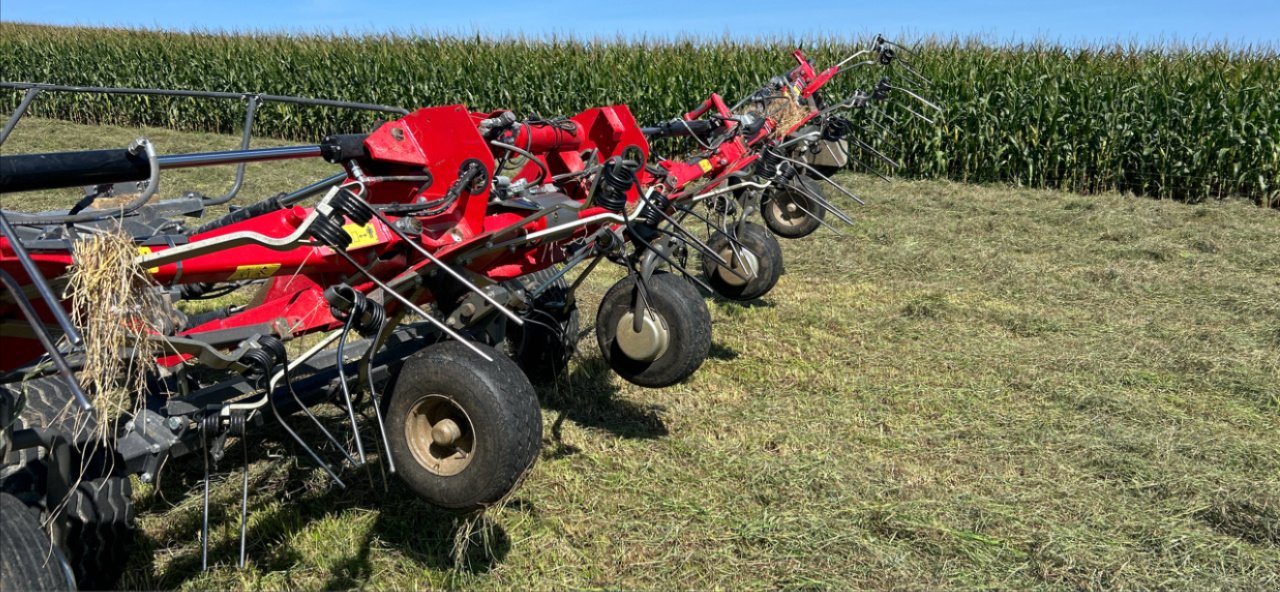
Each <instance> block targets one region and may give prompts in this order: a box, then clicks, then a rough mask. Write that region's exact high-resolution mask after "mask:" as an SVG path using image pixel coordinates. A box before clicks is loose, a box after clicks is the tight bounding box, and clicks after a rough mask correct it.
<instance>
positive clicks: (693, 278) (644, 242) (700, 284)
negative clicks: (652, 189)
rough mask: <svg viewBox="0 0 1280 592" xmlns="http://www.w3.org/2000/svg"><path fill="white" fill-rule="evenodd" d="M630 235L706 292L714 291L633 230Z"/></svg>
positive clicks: (675, 237)
mask: <svg viewBox="0 0 1280 592" xmlns="http://www.w3.org/2000/svg"><path fill="white" fill-rule="evenodd" d="M628 226H630V225H629V224H628ZM667 234H668V235H671V233H669V232H668V233H667ZM671 236H672V238H674V239H676V240H680V238H679V237H677V236H675V235H671ZM631 237H632V238H634V239H635V240H638V241H640V244H642V245H644V246H645V247H647V248H648V249H649V251H651V252H652V253H653V254H654V255H657V256H658V257H659V258H660V259H662V260H663V261H665V262H666V263H667V265H670V266H671V267H672V268H674V269H675V270H676V271H679V272H680V273H682V274H684V276H685V277H687V278H689V279H691V280H693V282H694V283H696V284H698V286H700V287H702V288H704V289H706V291H708V292H715V290H713V289H711V286H709V285H707V283H706V282H704V281H702V278H699V277H698V276H696V275H694V274H692V273H690V272H689V270H687V269H685V268H684V266H682V265H680V264H679V263H676V262H675V260H673V259H672V258H670V257H668V256H667V255H666V254H665V253H663V252H662V251H660V250H658V249H655V248H653V245H651V244H649V241H646V240H644V239H642V238H640V237H639V236H636V234H635V233H634V232H632V233H631ZM681 242H683V241H681ZM685 244H688V243H685ZM646 302H647V300H646ZM645 306H646V307H647V306H648V305H647V304H646V305H645Z"/></svg>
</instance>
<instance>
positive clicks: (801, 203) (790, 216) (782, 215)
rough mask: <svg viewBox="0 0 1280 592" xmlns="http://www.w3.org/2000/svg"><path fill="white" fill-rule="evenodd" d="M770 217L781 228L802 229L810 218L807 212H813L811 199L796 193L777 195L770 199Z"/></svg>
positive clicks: (788, 192) (789, 192)
mask: <svg viewBox="0 0 1280 592" xmlns="http://www.w3.org/2000/svg"><path fill="white" fill-rule="evenodd" d="M767 210H768V213H769V217H770V218H771V219H772V221H773V223H774V224H775V225H777V226H778V227H780V228H783V229H789V230H795V229H799V228H802V227H803V226H804V225H805V223H806V222H807V220H806V218H809V214H808V213H806V212H805V210H809V211H810V212H811V211H813V208H812V207H810V203H809V198H808V197H807V196H805V195H802V194H800V193H798V192H795V191H785V192H781V193H775V194H773V195H772V196H771V197H770V198H769V207H768V208H767Z"/></svg>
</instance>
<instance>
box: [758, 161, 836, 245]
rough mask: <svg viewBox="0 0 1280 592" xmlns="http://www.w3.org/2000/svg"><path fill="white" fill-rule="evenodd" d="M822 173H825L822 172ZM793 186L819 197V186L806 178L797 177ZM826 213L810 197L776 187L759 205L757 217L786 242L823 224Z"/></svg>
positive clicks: (820, 191)
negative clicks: (801, 185)
mask: <svg viewBox="0 0 1280 592" xmlns="http://www.w3.org/2000/svg"><path fill="white" fill-rule="evenodd" d="M824 174H825V173H824ZM791 183H792V184H797V183H800V184H803V185H804V187H805V189H807V190H808V191H811V192H814V193H817V194H818V195H822V187H821V186H820V185H818V183H817V182H816V181H814V180H813V179H810V178H808V177H803V176H801V177H797V178H795V179H794V180H792V181H791ZM826 216H827V210H826V209H825V208H823V207H822V206H819V205H818V204H816V203H814V201H813V198H811V197H809V196H807V195H805V194H804V193H801V192H800V191H797V190H796V189H794V188H792V187H778V188H775V189H773V190H771V191H769V192H768V193H766V194H765V199H764V203H762V204H760V217H761V218H763V219H764V225H765V226H766V227H768V228H769V231H770V232H772V233H774V234H776V235H778V236H780V237H782V238H789V239H796V238H804V237H806V236H809V235H810V234H813V231H815V230H817V229H818V227H819V226H821V225H822V222H821V220H822V219H824V218H826Z"/></svg>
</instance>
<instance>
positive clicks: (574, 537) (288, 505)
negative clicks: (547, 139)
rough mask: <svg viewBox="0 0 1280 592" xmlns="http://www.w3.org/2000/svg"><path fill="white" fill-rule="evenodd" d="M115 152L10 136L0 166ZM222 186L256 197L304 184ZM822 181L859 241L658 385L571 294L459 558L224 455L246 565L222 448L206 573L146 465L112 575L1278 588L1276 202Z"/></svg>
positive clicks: (724, 312) (795, 280)
mask: <svg viewBox="0 0 1280 592" xmlns="http://www.w3.org/2000/svg"><path fill="white" fill-rule="evenodd" d="M136 133H137V132H135V131H133V130H125V129H122V128H110V127H101V128H99V127H85V126H79V125H74V124H67V123H54V122H44V121H27V122H24V123H23V125H22V126H20V127H19V128H18V131H17V132H15V134H14V136H13V138H12V139H11V140H10V143H9V144H6V146H5V150H6V152H9V151H13V152H25V151H34V150H43V149H54V148H72V147H76V148H82V147H83V148H88V147H95V146H88V145H86V143H100V144H101V146H119V145H122V144H123V142H125V141H127V140H128V139H129V138H131V137H133V136H134V135H135V134H136ZM148 135H149V136H150V137H152V138H153V139H154V140H156V141H157V142H158V143H159V144H160V145H161V146H162V148H163V149H165V150H178V149H184V148H199V147H207V148H220V147H230V146H232V145H234V144H235V142H236V140H235V139H234V138H229V137H224V136H211V135H201V134H178V133H175V132H167V131H160V130H155V131H151V132H148ZM268 170H275V171H284V172H283V173H282V174H280V175H278V176H275V177H273V178H267V179H264V178H263V176H262V173H265V172H267V171H268ZM224 172H225V173H226V176H225V177H219V179H220V180H219V182H214V179H213V178H211V177H209V176H208V175H209V174H210V173H211V171H200V172H198V173H190V174H191V175H194V176H190V177H188V178H186V179H185V180H186V181H189V182H190V183H193V184H195V185H197V186H204V187H206V188H207V190H208V191H210V192H213V191H217V190H219V189H221V188H222V186H223V185H225V184H226V183H229V170H227V171H220V172H219V173H224ZM253 172H257V173H258V176H257V178H256V179H253V180H251V185H249V188H248V189H247V190H246V191H247V193H246V197H253V198H257V197H262V196H266V195H269V194H271V193H274V192H276V191H280V190H284V189H288V188H289V186H290V185H299V184H301V183H305V182H306V181H308V180H311V179H313V178H318V177H320V176H323V175H324V174H325V173H326V170H325V169H324V167H322V166H319V165H313V164H307V165H303V166H298V165H278V164H277V165H271V166H270V168H268V165H263V166H262V167H261V169H260V170H256V171H253ZM251 174H252V172H251ZM841 180H842V181H843V182H844V183H845V184H846V185H847V186H849V187H851V188H852V189H853V190H855V191H857V192H859V193H860V194H862V195H863V196H864V197H865V198H866V199H867V202H868V205H867V206H866V207H861V208H858V209H857V210H856V211H855V212H854V213H855V214H856V215H857V218H858V219H859V221H858V224H857V225H856V226H853V227H848V228H845V229H843V230H842V231H843V232H844V236H835V235H834V234H832V233H831V232H830V231H827V230H825V229H824V230H821V231H819V233H818V234H817V235H815V236H813V237H810V238H808V239H804V240H801V241H799V242H786V243H784V245H783V246H784V249H785V252H786V256H787V274H786V275H784V276H783V278H782V281H781V282H780V284H779V285H778V287H777V288H776V289H775V290H774V292H772V293H771V294H769V295H768V296H767V297H766V298H764V299H763V300H761V301H758V302H754V303H751V304H750V305H748V306H740V305H737V304H732V303H727V302H720V301H716V300H714V299H710V300H709V304H710V306H711V310H712V316H713V319H714V335H715V341H714V345H713V351H712V357H711V359H709V360H708V361H707V363H706V364H705V365H704V366H703V368H702V369H701V370H700V371H699V373H698V374H697V375H696V376H695V377H694V378H693V379H692V380H690V381H689V382H687V383H685V384H681V385H678V386H676V387H673V388H669V389H665V390H658V391H652V390H645V389H640V388H637V387H633V386H631V385H629V384H627V383H625V382H623V381H621V380H618V379H616V378H614V377H613V376H612V375H611V374H610V373H609V371H608V369H607V367H606V366H605V365H604V364H603V363H602V362H601V360H600V357H599V354H598V352H597V351H596V349H595V341H594V338H593V337H592V336H591V334H590V333H589V331H590V329H591V323H590V322H589V321H590V320H591V319H592V318H593V317H594V307H595V304H596V302H597V300H598V298H599V297H600V296H601V295H602V294H603V292H604V290H605V289H606V288H607V286H608V284H609V283H610V282H611V281H613V279H615V278H616V277H617V275H616V274H615V273H614V272H613V270H609V269H606V270H605V272H604V273H601V274H600V275H598V276H597V277H596V278H595V279H593V280H592V281H590V282H589V283H588V284H587V286H586V289H585V290H584V291H583V293H581V294H580V295H579V301H580V306H581V307H582V309H583V310H584V312H585V313H586V314H585V317H586V318H585V319H584V320H586V321H588V322H587V323H586V324H585V326H584V329H586V330H587V331H588V332H587V333H584V338H583V339H582V341H581V344H580V350H581V351H580V353H579V355H578V357H577V358H576V360H575V362H574V364H573V366H572V375H571V376H570V377H569V379H568V380H565V381H563V382H561V383H560V384H558V385H556V386H554V387H550V388H546V389H543V390H541V392H540V395H541V398H542V402H543V413H544V418H545V423H546V429H545V448H544V451H543V453H542V457H541V459H540V461H539V463H538V465H537V466H536V468H535V469H534V471H533V472H532V474H531V476H530V478H529V479H528V480H527V481H526V482H525V483H524V485H523V486H522V487H521V489H520V490H519V491H518V492H517V494H516V495H515V496H514V499H512V500H511V501H510V503H509V504H507V505H506V507H504V508H502V509H499V510H497V511H493V512H490V513H489V514H488V515H487V517H486V528H484V529H482V530H484V532H485V533H486V534H487V536H486V537H478V536H477V537H473V540H474V541H475V544H472V545H469V546H468V547H467V548H466V550H465V552H463V553H457V552H456V551H457V549H458V547H456V546H455V539H456V538H459V525H457V524H455V523H454V522H453V521H452V520H450V519H449V518H448V517H446V516H444V515H441V514H439V513H437V512H435V511H433V510H431V509H430V508H428V507H425V506H424V505H423V504H421V503H419V502H417V501H416V500H415V499H414V498H413V497H412V496H411V495H410V494H409V493H408V492H407V490H406V488H404V487H402V486H400V485H399V484H398V483H396V482H395V481H394V480H393V481H391V483H390V485H389V486H387V487H385V488H384V486H383V485H382V484H381V483H382V482H381V480H380V477H379V476H378V475H376V474H375V475H372V476H371V477H370V478H362V477H360V476H354V475H353V476H352V477H351V478H350V479H349V480H348V482H349V483H352V484H353V485H352V487H351V488H350V489H347V490H334V489H332V488H331V487H330V486H329V485H328V483H327V481H326V479H325V478H324V477H323V475H322V474H321V473H320V472H319V471H318V470H314V469H312V468H311V467H310V466H309V465H307V464H305V463H303V462H302V461H300V460H299V459H298V457H297V456H295V455H294V454H292V453H291V452H290V450H289V446H288V445H287V444H286V443H282V442H279V441H262V440H257V439H255V440H254V441H252V442H251V443H250V444H251V445H250V446H249V449H250V455H251V459H252V468H251V479H252V483H253V487H252V497H251V513H250V526H249V539H248V545H249V555H250V558H251V559H250V565H249V566H248V567H247V568H246V569H244V570H239V569H236V568H235V567H234V562H235V556H236V553H237V548H236V547H237V541H238V533H237V532H236V530H237V525H238V517H239V514H238V512H239V510H238V502H239V489H238V488H239V483H240V473H239V472H238V470H239V468H238V466H239V458H240V455H241V450H240V449H239V448H238V447H232V449H231V450H230V451H229V454H228V461H224V462H223V464H222V466H221V467H220V468H221V473H222V477H221V478H220V482H219V483H218V484H217V486H216V488H215V491H214V502H215V506H214V507H215V508H216V509H217V510H218V513H217V515H216V516H215V520H214V526H213V531H214V539H213V542H214V545H213V548H212V560H213V561H214V562H216V563H217V564H218V567H216V568H214V569H212V570H210V571H209V572H206V573H201V571H200V558H199V544H198V533H199V519H200V503H199V502H200V499H199V495H198V492H199V488H200V481H199V476H198V475H199V472H198V470H196V467H195V466H194V463H192V466H191V467H190V468H189V469H184V468H182V467H177V466H174V467H169V469H168V471H167V473H166V474H165V475H164V476H163V481H162V482H161V484H160V487H159V488H150V487H140V488H139V490H138V493H137V500H136V501H137V503H138V504H139V508H140V511H141V513H140V526H141V529H142V533H143V539H142V541H141V544H140V546H139V547H138V549H137V551H136V552H135V553H134V554H133V560H132V563H131V566H130V570H129V573H128V574H127V575H126V581H125V582H124V584H125V585H126V586H128V587H132V588H147V589H154V588H168V587H185V588H195V589H224V588H228V587H234V588H239V587H249V588H259V587H262V588H290V589H294V588H303V589H319V588H326V589H332V588H352V587H368V588H396V589H406V588H423V587H435V588H445V587H448V588H455V587H464V586H465V587H477V588H512V587H513V588H521V589H523V588H532V589H551V588H593V587H609V588H662V589H672V588H680V589H685V588H689V589H704V588H712V587H724V588H751V589H762V588H769V589H773V588H839V589H844V588H878V589H937V588H943V587H945V588H1046V589H1073V588H1074V589H1153V588H1183V589H1209V588H1228V589H1255V590H1275V589H1277V588H1280V354H1278V353H1277V352H1278V351H1280V239H1278V237H1280V211H1273V210H1268V209H1265V208H1257V207H1256V206H1252V205H1250V204H1249V203H1248V202H1246V201H1243V200H1226V201H1220V202H1212V203H1204V204H1199V205H1185V204H1180V203H1173V202H1169V201H1158V200H1149V199H1133V198H1129V197H1124V196H1121V195H1116V194H1102V195H1095V196H1089V197H1080V196H1075V195H1070V194H1065V193H1057V192H1049V191H1033V190H1017V189H1007V188H1003V187H984V186H970V185H960V184H954V183H948V182H924V181H915V182H892V183H882V182H873V181H870V180H867V179H864V178H862V177H855V176H845V177H842V178H841ZM185 188H186V187H185V186H183V185H182V184H181V183H177V182H174V183H171V184H170V185H168V186H167V191H166V193H168V192H170V191H176V190H178V189H185ZM11 199H14V198H13V197H12V196H9V197H6V198H5V202H6V203H5V207H19V206H22V205H29V204H31V203H38V204H48V203H50V202H49V201H47V200H44V201H40V202H24V203H16V202H10V200H11ZM68 200H69V198H68Z"/></svg>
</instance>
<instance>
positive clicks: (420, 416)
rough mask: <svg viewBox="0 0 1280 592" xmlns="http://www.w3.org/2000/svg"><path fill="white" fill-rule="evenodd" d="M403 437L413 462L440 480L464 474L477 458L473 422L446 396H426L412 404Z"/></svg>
mask: <svg viewBox="0 0 1280 592" xmlns="http://www.w3.org/2000/svg"><path fill="white" fill-rule="evenodd" d="M404 436H405V440H406V441H407V442H408V443H409V451H410V452H412V453H413V458H414V460H416V461H418V464H420V465H422V467H423V468H424V469H426V470H427V471H429V472H431V473H433V474H436V475H440V476H441V477H449V476H452V475H457V474H458V473H461V472H462V471H463V470H465V469H466V468H467V465H470V464H471V458H472V457H474V456H475V448H476V438H475V426H474V425H473V424H472V423H471V418H470V417H469V416H468V415H467V412H466V411H465V410H464V409H463V408H462V407H461V406H459V405H458V404H457V402H455V401H454V400H453V399H452V398H450V397H446V396H444V395H437V394H431V395H426V396H424V397H422V398H420V399H418V401H417V402H415V403H414V404H413V407H412V408H411V409H409V414H408V416H407V418H406V420H405V423H404Z"/></svg>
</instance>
